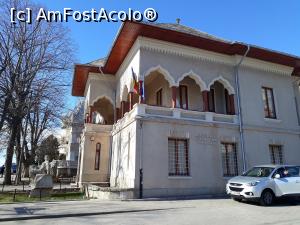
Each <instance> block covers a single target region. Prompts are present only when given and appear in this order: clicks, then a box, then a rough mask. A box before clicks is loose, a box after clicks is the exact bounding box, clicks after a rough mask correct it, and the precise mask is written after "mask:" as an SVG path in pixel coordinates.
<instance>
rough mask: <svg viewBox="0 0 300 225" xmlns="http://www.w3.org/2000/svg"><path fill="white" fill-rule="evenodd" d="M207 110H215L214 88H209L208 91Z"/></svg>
mask: <svg viewBox="0 0 300 225" xmlns="http://www.w3.org/2000/svg"><path fill="white" fill-rule="evenodd" d="M208 110H209V111H210V112H215V111H216V109H215V89H214V88H211V89H210V91H209V93H208Z"/></svg>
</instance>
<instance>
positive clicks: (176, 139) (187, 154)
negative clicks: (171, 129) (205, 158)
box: [168, 137, 191, 177]
mask: <svg viewBox="0 0 300 225" xmlns="http://www.w3.org/2000/svg"><path fill="white" fill-rule="evenodd" d="M169 141H174V146H175V150H174V152H175V173H171V172H170V165H169V163H170V158H168V176H169V177H189V176H190V174H191V173H190V157H189V139H187V138H174V137H169V138H168V151H169ZM179 141H181V142H184V144H185V145H184V146H185V149H184V154H185V160H184V162H185V169H186V171H185V172H184V173H180V170H179V151H178V142H179ZM168 154H169V152H168ZM168 157H170V156H168Z"/></svg>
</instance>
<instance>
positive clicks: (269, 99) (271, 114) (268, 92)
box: [262, 87, 276, 119]
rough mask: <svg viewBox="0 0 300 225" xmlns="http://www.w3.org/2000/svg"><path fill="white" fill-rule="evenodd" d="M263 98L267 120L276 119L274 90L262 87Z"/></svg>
mask: <svg viewBox="0 0 300 225" xmlns="http://www.w3.org/2000/svg"><path fill="white" fill-rule="evenodd" d="M262 98H263V101H264V111H265V118H271V119H276V111H275V103H274V95H273V89H272V88H267V87H262Z"/></svg>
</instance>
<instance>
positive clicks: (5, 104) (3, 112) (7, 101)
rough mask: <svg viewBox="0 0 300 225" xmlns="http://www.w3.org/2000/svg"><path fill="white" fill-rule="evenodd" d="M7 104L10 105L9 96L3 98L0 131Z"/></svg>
mask: <svg viewBox="0 0 300 225" xmlns="http://www.w3.org/2000/svg"><path fill="white" fill-rule="evenodd" d="M9 103H10V96H7V97H6V98H5V101H4V104H3V110H2V115H1V118H0V131H1V130H2V127H3V125H4V121H5V119H6V114H7V111H8V106H9Z"/></svg>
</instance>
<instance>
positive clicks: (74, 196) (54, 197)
mask: <svg viewBox="0 0 300 225" xmlns="http://www.w3.org/2000/svg"><path fill="white" fill-rule="evenodd" d="M83 199H84V195H83V193H82V192H66V193H52V194H51V196H49V197H42V199H41V201H65V200H83ZM35 201H40V198H39V197H38V198H32V197H31V198H30V197H29V194H27V193H18V192H17V194H16V196H15V199H14V194H13V193H0V203H11V202H35Z"/></svg>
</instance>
